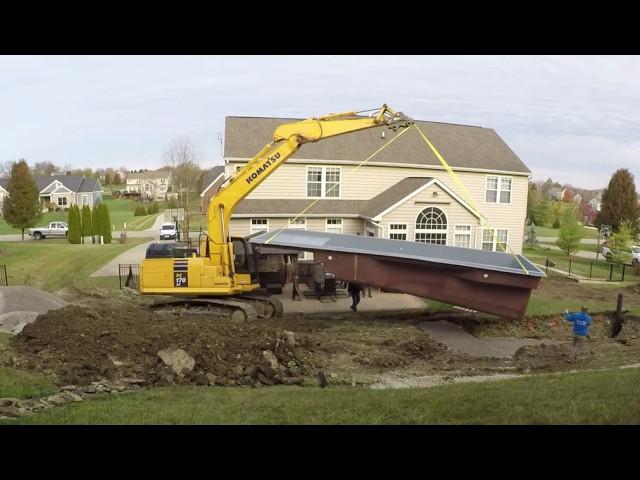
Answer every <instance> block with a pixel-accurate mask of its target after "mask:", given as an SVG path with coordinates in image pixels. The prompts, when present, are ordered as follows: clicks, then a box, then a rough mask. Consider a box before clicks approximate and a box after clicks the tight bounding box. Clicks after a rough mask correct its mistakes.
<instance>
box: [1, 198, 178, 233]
mask: <svg viewBox="0 0 640 480" xmlns="http://www.w3.org/2000/svg"><path fill="white" fill-rule="evenodd" d="M104 203H105V204H106V205H107V206H108V207H109V214H110V216H111V224H112V225H114V226H115V230H118V231H120V230H122V229H123V228H124V223H125V222H126V223H127V230H146V229H147V228H149V227H151V226H153V223H154V222H155V220H156V217H157V215H145V216H141V217H136V216H134V211H135V208H136V207H137V206H139V205H140V202H136V201H134V200H113V199H111V197H110V196H109V195H105V196H104ZM158 203H159V205H160V212H162V211H163V210H164V208H165V206H166V204H167V202H164V201H162V202H158ZM142 205H144V206H145V208H146V207H148V205H149V204H148V203H143V204H142ZM68 217H69V215H68V212H47V213H45V214H43V216H42V219H41V220H40V221H39V222H38V225H37V226H43V225H48V224H49V223H50V222H55V221H62V222H67V221H68ZM12 233H20V230H18V229H16V228H13V227H11V226H10V225H9V224H8V223H7V222H6V221H5V220H4V218H2V217H0V235H7V234H12ZM25 235H26V232H25Z"/></svg>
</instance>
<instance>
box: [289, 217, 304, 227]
mask: <svg viewBox="0 0 640 480" xmlns="http://www.w3.org/2000/svg"><path fill="white" fill-rule="evenodd" d="M294 220H295V221H296V222H298V223H291V222H293V221H294ZM287 228H290V229H291V230H306V229H307V219H306V218H290V219H288V220H287Z"/></svg>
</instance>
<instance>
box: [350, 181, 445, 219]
mask: <svg viewBox="0 0 640 480" xmlns="http://www.w3.org/2000/svg"><path fill="white" fill-rule="evenodd" d="M431 180H433V178H430V177H407V178H403V179H402V180H400V181H399V182H398V183H396V184H395V185H393V186H391V187H389V188H387V189H386V190H385V191H384V192H382V193H380V194H378V195H376V196H375V197H373V198H372V199H371V200H369V201H367V203H366V205H365V207H364V208H363V209H362V210H360V214H361V215H363V216H365V217H369V218H373V217H375V216H376V215H378V214H379V213H382V212H384V211H385V210H386V209H387V208H389V207H390V206H392V205H395V204H396V203H398V202H399V201H400V200H402V199H403V198H404V197H406V196H407V195H409V194H410V193H413V192H415V191H416V190H417V189H419V188H420V187H422V186H424V185H425V184H427V183H428V182H430V181H431Z"/></svg>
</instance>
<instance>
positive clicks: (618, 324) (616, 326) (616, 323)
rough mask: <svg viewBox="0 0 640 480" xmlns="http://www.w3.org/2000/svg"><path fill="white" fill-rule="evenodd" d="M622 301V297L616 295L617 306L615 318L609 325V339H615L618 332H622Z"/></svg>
mask: <svg viewBox="0 0 640 480" xmlns="http://www.w3.org/2000/svg"><path fill="white" fill-rule="evenodd" d="M622 301H623V295H622V294H621V293H620V294H618V304H617V305H616V318H615V319H614V320H613V323H612V324H611V338H614V337H617V336H618V334H619V333H620V330H622V325H623V323H624V322H623V321H622Z"/></svg>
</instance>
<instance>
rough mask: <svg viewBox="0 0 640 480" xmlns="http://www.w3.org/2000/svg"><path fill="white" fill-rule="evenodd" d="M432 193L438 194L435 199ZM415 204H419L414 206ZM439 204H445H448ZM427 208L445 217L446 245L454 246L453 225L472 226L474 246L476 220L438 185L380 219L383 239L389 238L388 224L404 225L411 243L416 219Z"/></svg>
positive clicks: (413, 237)
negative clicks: (437, 210) (432, 208)
mask: <svg viewBox="0 0 640 480" xmlns="http://www.w3.org/2000/svg"><path fill="white" fill-rule="evenodd" d="M434 192H435V193H437V194H438V196H437V197H434V196H433V193H434ZM416 202H419V203H417V204H416ZM439 202H447V203H448V204H444V203H439ZM429 207H435V208H439V209H440V210H442V211H443V212H444V214H445V215H446V217H447V245H453V244H454V238H453V235H454V230H453V229H454V225H472V228H471V244H472V245H473V244H474V238H475V235H476V230H477V228H478V227H479V225H480V223H479V221H478V218H477V217H475V216H474V215H473V214H472V213H471V212H469V210H467V209H466V208H465V207H463V206H462V205H461V204H460V203H458V202H457V201H456V200H455V199H453V198H451V197H450V196H449V194H448V193H446V192H445V191H444V190H443V189H442V188H440V187H439V186H438V185H431V186H429V187H427V188H425V189H424V190H423V191H422V192H420V193H418V194H417V195H416V196H414V197H413V198H410V199H409V200H407V201H406V202H404V203H403V204H401V205H400V206H398V207H397V208H395V209H393V210H392V211H390V212H389V213H387V214H386V215H385V216H384V217H383V218H382V222H381V223H382V225H384V237H385V238H389V225H390V224H392V223H396V224H397V223H406V224H407V239H408V240H411V241H413V240H414V239H415V229H416V220H417V218H418V214H419V213H420V212H421V211H422V210H424V209H425V208H429Z"/></svg>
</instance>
